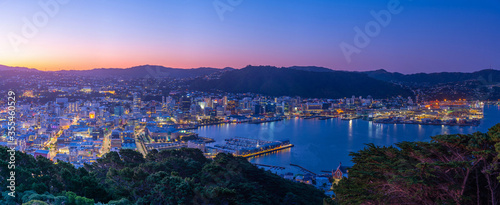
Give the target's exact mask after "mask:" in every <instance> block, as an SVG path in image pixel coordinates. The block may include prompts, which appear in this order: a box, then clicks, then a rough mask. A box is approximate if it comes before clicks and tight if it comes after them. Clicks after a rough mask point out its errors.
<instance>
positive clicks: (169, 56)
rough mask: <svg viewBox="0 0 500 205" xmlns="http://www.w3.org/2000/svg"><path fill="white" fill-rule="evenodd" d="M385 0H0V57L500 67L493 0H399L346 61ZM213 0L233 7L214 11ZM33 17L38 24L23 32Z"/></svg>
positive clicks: (401, 68) (31, 61)
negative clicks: (357, 30) (394, 9)
mask: <svg viewBox="0 0 500 205" xmlns="http://www.w3.org/2000/svg"><path fill="white" fill-rule="evenodd" d="M65 1H68V0H65ZM391 1H392V0H357V1H354V0H241V3H240V4H238V5H236V4H235V5H231V3H234V2H236V3H238V0H165V1H137V0H134V1H132V0H107V1H106V0H81V1H77V0H72V1H71V0H69V1H68V2H67V3H65V4H59V9H58V11H56V12H54V13H47V12H46V11H45V10H44V9H43V8H42V6H40V2H42V3H43V2H57V1H56V0H39V1H37V0H33V1H27V0H25V1H19V0H0V64H2V65H7V66H22V67H30V68H37V69H41V70H61V69H66V70H69V69H92V68H127V67H132V66H137V65H144V64H151V65H163V66H167V67H175V68H194V67H217V68H223V67H234V68H241V67H244V66H246V65H249V64H251V65H274V66H293V65H300V66H309V65H310V66H323V67H327V68H331V69H336V70H349V71H363V70H375V69H386V70H388V71H396V72H402V73H416V72H439V71H460V72H462V71H463V72H472V71H477V70H481V69H486V68H490V66H491V67H493V68H494V69H500V1H498V0H481V1H471V0H439V1H438V0H413V1H410V0H400V6H401V9H402V11H401V12H400V13H398V14H393V15H392V18H391V20H390V22H389V23H388V25H387V26H386V27H381V29H380V32H379V33H378V35H377V36H375V37H372V38H370V43H369V44H368V45H367V46H366V47H365V48H362V49H360V51H361V52H360V53H359V54H352V55H351V61H350V62H348V60H347V59H346V58H345V56H344V54H343V52H342V50H341V48H340V46H339V45H340V44H341V43H342V42H345V43H348V44H351V45H353V41H354V38H355V36H356V33H355V31H354V28H355V27H360V28H362V29H363V30H364V28H365V25H366V24H367V23H369V22H370V21H374V20H375V18H374V17H373V16H372V15H371V14H370V12H371V11H375V12H379V11H381V10H386V9H387V8H388V3H389V2H391ZM61 2H63V1H61ZM214 2H219V3H218V4H217V3H216V4H217V5H219V6H224V5H226V8H228V9H231V10H232V11H226V12H224V13H223V15H222V17H223V18H221V16H220V15H219V13H218V12H217V9H216V7H215V6H214ZM50 8H51V9H54V7H50ZM217 8H220V7H217ZM44 15H45V17H48V18H47V19H44ZM34 18H35V20H34ZM44 20H45V22H44ZM36 21H38V26H37V25H34V26H35V27H36V28H37V30H38V31H37V32H31V33H28V34H30V35H25V34H23V28H24V27H26V24H31V23H33V24H35V23H36ZM26 22H28V23H26ZM25 30H26V29H25ZM13 39H14V40H13ZM20 39H21V40H20ZM16 42H17V43H16ZM20 42H21V43H20Z"/></svg>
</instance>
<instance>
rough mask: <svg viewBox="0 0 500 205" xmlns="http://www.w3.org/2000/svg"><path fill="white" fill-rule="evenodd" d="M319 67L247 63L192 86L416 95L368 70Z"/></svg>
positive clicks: (295, 93) (279, 92)
mask: <svg viewBox="0 0 500 205" xmlns="http://www.w3.org/2000/svg"><path fill="white" fill-rule="evenodd" d="M325 69H326V68H325ZM306 70H310V69H306ZM315 70H316V71H304V70H298V69H297V68H296V67H292V68H277V67H272V66H247V67H245V68H242V69H240V70H233V71H230V72H225V73H223V74H222V75H221V76H220V77H219V78H218V79H211V80H206V79H196V80H194V81H193V82H192V83H191V88H193V89H198V90H209V89H218V90H222V91H226V92H252V93H260V94H264V95H271V96H302V97H310V98H342V97H350V96H352V95H355V96H368V95H372V96H373V97H377V98H386V97H390V96H397V95H402V96H404V97H407V96H411V95H412V92H411V91H410V90H407V89H404V88H401V87H400V86H398V85H395V84H392V83H388V82H384V81H381V80H377V79H374V78H371V77H369V76H368V75H367V74H364V73H358V72H346V71H333V70H330V71H328V72H326V70H324V69H321V70H322V71H321V72H318V71H317V68H315Z"/></svg>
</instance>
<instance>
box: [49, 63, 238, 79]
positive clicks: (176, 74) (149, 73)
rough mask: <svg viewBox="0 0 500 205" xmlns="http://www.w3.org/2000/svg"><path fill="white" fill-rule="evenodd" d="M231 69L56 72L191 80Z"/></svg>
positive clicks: (140, 67)
mask: <svg viewBox="0 0 500 205" xmlns="http://www.w3.org/2000/svg"><path fill="white" fill-rule="evenodd" d="M231 69H233V68H224V69H218V68H207V67H202V68H191V69H180V68H168V67H163V66H157V65H142V66H136V67H131V68H126V69H121V68H99V69H93V70H64V71H56V72H57V73H61V74H72V75H81V76H99V77H121V78H151V77H152V78H165V77H172V78H192V77H198V76H205V75H210V74H213V73H216V72H220V71H222V70H231Z"/></svg>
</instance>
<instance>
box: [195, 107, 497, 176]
mask: <svg viewBox="0 0 500 205" xmlns="http://www.w3.org/2000/svg"><path fill="white" fill-rule="evenodd" d="M497 123H500V107H499V106H493V105H490V106H485V108H484V119H483V120H481V124H480V125H479V126H468V127H459V126H443V125H416V124H376V123H373V122H371V121H365V120H361V119H357V120H340V119H338V118H333V119H328V120H319V119H299V118H293V119H288V120H283V121H278V122H269V123H262V124H248V123H242V124H223V125H214V126H203V127H199V128H198V129H197V130H196V132H197V133H198V134H199V135H200V136H203V137H210V138H213V139H215V140H216V142H215V144H218V143H221V144H222V143H224V139H228V138H233V137H245V138H253V139H260V140H267V141H276V140H283V139H288V140H290V143H292V144H294V145H295V146H294V147H292V148H289V149H285V150H281V151H276V152H275V153H269V154H265V155H262V156H259V157H254V158H250V159H249V161H250V162H252V163H257V164H265V165H273V166H282V167H285V168H286V169H285V170H283V171H281V172H286V171H291V172H298V170H297V169H295V168H293V166H290V164H297V165H300V166H302V167H304V168H306V169H309V170H311V171H313V172H316V173H320V172H321V171H322V170H324V171H331V170H332V169H335V168H336V167H337V166H338V165H339V163H340V162H342V165H346V166H351V165H352V164H353V163H352V162H351V157H350V156H349V153H350V152H356V151H358V150H360V149H363V148H364V147H365V144H367V143H373V144H375V145H378V146H391V145H394V144H395V143H398V142H402V141H430V140H431V138H430V137H431V136H434V135H439V134H456V133H462V134H470V133H474V132H477V131H480V132H486V131H487V130H488V128H490V127H492V126H493V125H495V124H497Z"/></svg>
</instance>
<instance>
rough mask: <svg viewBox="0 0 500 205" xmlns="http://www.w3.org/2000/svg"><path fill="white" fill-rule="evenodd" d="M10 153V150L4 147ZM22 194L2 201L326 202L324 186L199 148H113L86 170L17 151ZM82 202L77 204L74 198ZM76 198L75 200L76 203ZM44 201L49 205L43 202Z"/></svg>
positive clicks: (2, 161) (5, 174)
mask: <svg viewBox="0 0 500 205" xmlns="http://www.w3.org/2000/svg"><path fill="white" fill-rule="evenodd" d="M0 151H2V152H4V153H7V148H6V147H3V146H0ZM8 156H9V155H8V154H4V155H2V157H0V164H2V169H0V172H1V174H2V175H0V180H1V181H0V185H1V186H2V187H7V186H8V183H9V182H8V181H7V177H8V176H10V174H9V171H10V170H8V169H7V168H6V167H7V165H8V162H9V159H8ZM15 172H16V175H15V178H16V181H15V182H16V184H17V185H16V194H17V197H16V198H13V197H10V196H8V195H7V193H8V191H7V189H6V188H3V189H2V192H3V198H1V199H0V204H6V205H10V204H20V203H26V202H29V201H32V202H31V203H33V200H40V201H45V202H48V203H49V204H94V202H103V203H108V202H109V204H123V205H128V204H141V205H142V204H144V205H145V204H186V205H189V204H322V203H323V199H324V197H326V196H325V195H324V194H323V193H322V192H321V191H320V190H318V189H316V188H315V187H313V186H311V185H307V184H302V183H296V182H292V181H289V180H286V179H283V178H281V177H279V176H278V175H275V174H273V173H271V172H268V171H264V170H262V169H259V168H257V167H256V166H254V165H252V164H250V163H249V162H248V160H247V159H245V158H242V157H233V156H232V155H228V154H218V155H217V156H216V157H215V159H213V160H212V159H207V158H205V156H204V155H203V153H202V152H201V151H200V150H198V149H181V150H164V151H161V152H157V151H156V150H155V151H152V152H150V153H148V155H147V156H146V157H145V158H144V157H143V156H142V154H140V153H139V152H136V151H133V150H129V149H122V150H120V152H119V153H117V152H110V153H108V154H106V155H105V156H104V157H103V158H100V159H98V160H97V162H95V163H93V164H90V165H89V164H87V165H86V166H85V167H82V168H75V167H74V166H73V165H71V164H68V163H65V162H60V161H59V162H58V163H54V162H52V161H50V160H48V159H46V158H43V157H38V158H37V159H35V158H33V156H31V155H27V154H24V153H21V152H16V168H15ZM75 200H76V201H81V202H82V203H74V201H75ZM71 201H73V203H71ZM40 204H43V203H40Z"/></svg>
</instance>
